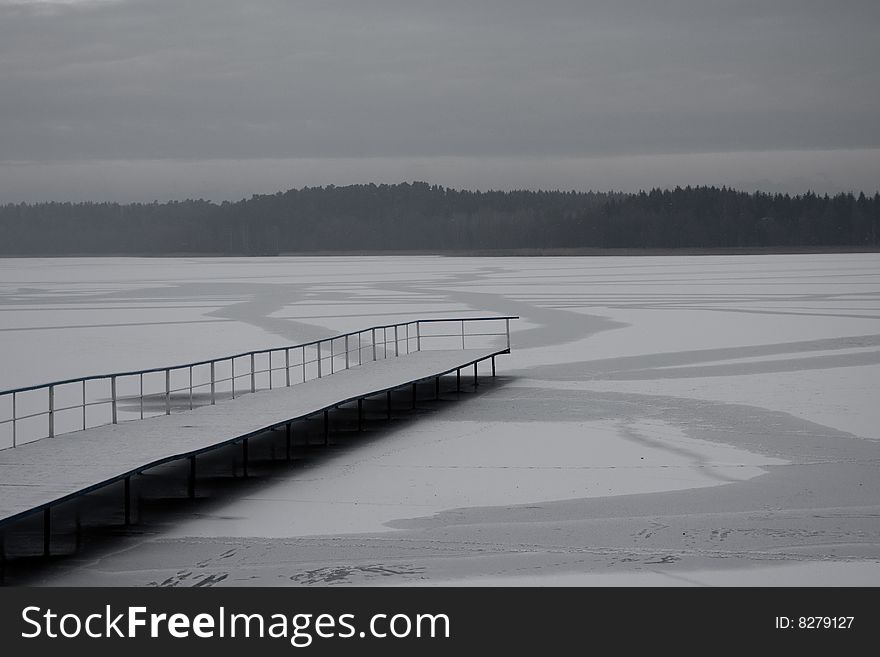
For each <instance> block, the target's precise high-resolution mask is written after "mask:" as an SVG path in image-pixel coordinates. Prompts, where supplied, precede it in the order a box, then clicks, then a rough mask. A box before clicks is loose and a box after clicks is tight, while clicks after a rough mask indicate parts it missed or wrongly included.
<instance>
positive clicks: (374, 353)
mask: <svg viewBox="0 0 880 657" xmlns="http://www.w3.org/2000/svg"><path fill="white" fill-rule="evenodd" d="M371 330H372V334H373V360H376V329H371Z"/></svg>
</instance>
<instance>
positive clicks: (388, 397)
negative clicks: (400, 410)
mask: <svg viewBox="0 0 880 657" xmlns="http://www.w3.org/2000/svg"><path fill="white" fill-rule="evenodd" d="M385 401H386V403H387V406H388V419H389V420H390V419H391V391H390V390H389V391H387V392H386V393H385Z"/></svg>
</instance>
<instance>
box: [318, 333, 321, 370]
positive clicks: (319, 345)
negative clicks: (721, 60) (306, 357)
mask: <svg viewBox="0 0 880 657" xmlns="http://www.w3.org/2000/svg"><path fill="white" fill-rule="evenodd" d="M318 378H319V379H320V378H321V341H320V340H318Z"/></svg>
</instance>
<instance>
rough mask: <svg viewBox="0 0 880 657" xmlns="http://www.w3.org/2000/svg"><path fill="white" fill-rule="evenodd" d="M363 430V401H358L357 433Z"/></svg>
mask: <svg viewBox="0 0 880 657" xmlns="http://www.w3.org/2000/svg"><path fill="white" fill-rule="evenodd" d="M363 430H364V400H363V399H358V431H363Z"/></svg>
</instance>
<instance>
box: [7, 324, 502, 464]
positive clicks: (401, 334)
mask: <svg viewBox="0 0 880 657" xmlns="http://www.w3.org/2000/svg"><path fill="white" fill-rule="evenodd" d="M512 319H518V317H516V316H513V315H501V316H493V317H455V318H445V317H444V318H429V319H416V320H411V321H408V322H398V323H396V324H382V325H377V326H370V327H368V328H364V329H360V330H358V331H351V332H348V333H342V334H339V335H336V336H331V337H328V338H321V339H319V340H312V341H310V342H304V343H300V344H295V345H288V346H282V347H271V348H267V349H256V350H252V351H245V352H241V353H237V354H232V355H228V356H222V357H218V358H211V359H206V360H200V361H194V362H189V363H182V364H179V365H168V366H165V367H153V368H148V369H143V370H131V371H125V372H113V373H108V374H93V375H89V376H84V377H79V378H74V379H63V380H59V381H52V382H50V383H42V384H37V385H32V386H24V387H21V388H14V389H10V390H2V391H0V399H3V398H5V397H9V396H11V398H12V408H11V410H12V413H11V417H9V418H8V419H3V420H0V426H2V425H6V424H9V423H10V422H11V423H12V445H11V446H12V447H16V446H17V444H18V441H17V432H16V429H17V424H18V423H19V422H20V421H22V420H28V419H32V418H36V417H41V416H44V415H45V416H47V417H48V434H47V435H44V436H38V438H37V439H39V438H40V437H44V438H45V437H49V438H51V437H54V435H55V426H54V424H55V422H54V421H55V415H57V414H59V413H63V412H70V411H74V410H79V411H81V412H82V422H81V423H80V424H81V426H82V429H85V428H87V426H92V427H94V426H103V425H105V424H117V423H118V414H117V407H118V405H119V403H120V402H133V401H139V402H140V418H141V419H142V418H143V417H144V400H145V399H151V400H156V401H159V400H162V399H164V401H165V414H166V415H170V414H171V411H172V407H171V398H172V396H174V395H175V394H176V393H182V392H189V400H188V401H189V404H188V406H189V408H190V409H191V408H193V407H194V402H193V391H194V390H196V389H199V388H206V387H208V386H210V388H211V393H210V399H211V401H210V403H211V404H214V403H215V402H216V399H217V396H218V394H219V395H227V394H229V393H230V392H231V394H232V398H233V399H234V398H235V396H236V394H239V395H241V394H247V392H255V391H256V390H257V384H256V380H257V376H258V375H264V374H268V380H269V381H268V384H269V389H272V388H273V380H272V378H273V373H275V372H285V376H284V384H283V385H284V386H285V387H288V386H291V385H292V383H291V380H292V379H291V376H290V374H291V370H296V368H301V369H302V377H301V378H302V382H305V381H307V380H310V378H323V377H324V376H329V375H332V374H333V373H335V372H337V371H341V370H342V369H350V368H351V367H357V366H360V365H362V364H363V363H364V352H365V351H367V352H368V353H369V352H370V351H372V353H371V354H370V355H371V356H372V357H371V358H368V359H367V360H368V361H369V360H374V361H375V360H378V359H379V358H388V357H389V356H390V357H396V356H400V355H401V354H402V353H404V354H408V353H411V352H412V348H411V346H412V343H413V342H414V343H415V351H421V350H422V341H423V340H433V339H435V338H459V337H460V338H461V348H462V349H464V348H465V344H466V339H467V338H474V337H485V336H494V337H498V336H506V347H507V349H508V350H509V349H510V320H512ZM488 321H504V322H505V329H504V331H503V332H498V333H491V332H474V333H467V332H466V330H465V325H466V323H467V322H488ZM442 322H447V323H449V322H455V323H457V324H460V325H461V330H460V331H459V332H456V333H434V334H430V333H429V334H426V335H423V334H422V332H421V325H422V324H436V323H442ZM412 327H414V328H415V331H414V334H413V332H412V331H411V330H410V329H411V328H412ZM389 329H393V334H392V335H391V336H390V337H389ZM401 329H404V330H403V331H401ZM380 333H381V334H380ZM355 336H356V337H357V340H356V345H355V346H352V345H351V342H352V340H351V339H350V338H352V337H355ZM364 336H368V337H369V340H368V341H366V342H365V341H364V340H363V339H362V338H363V337H364ZM380 338H381V340H380ZM337 341H340V342H343V343H344V351H343V350H340V351H338V352H337V351H336V343H337ZM327 343H329V346H330V348H329V349H328V350H327V351H328V352H329V353H326V352H325V353H323V354H322V353H321V347H322V345H323V346H325V347H326V345H327ZM401 344H403V345H404V346H405V352H404V351H402V350H401ZM390 345H393V349H392V347H391V346H390ZM340 346H341V345H340ZM310 347H313V348H315V350H316V351H317V353H315V354H314V355H312V354H307V350H308V348H310ZM380 348H381V350H380ZM295 350H299V351H301V354H302V355H301V358H300V360H299V362H291V361H290V352H291V351H295ZM280 353H284V359H283V361H284V362H283V364H281V365H278V366H274V364H273V362H272V355H273V354H280ZM354 353H357V355H358V357H357V362H356V363H355V362H353V360H354V359H353V358H351V354H354ZM261 354H267V355H268V357H267V360H268V363H266V365H265V367H264V365H263V364H262V363H261V364H260V365H259V367H257V365H256V363H255V357H256V356H258V355H261ZM380 354H381V355H380ZM242 358H249V359H250V367H247V368H245V371H244V372H240V373H237V372H236V371H235V370H236V360H239V359H242ZM328 360H329V364H330V367H329V372H328V371H327V368H326V364H327V361H328ZM343 361H344V368H343V367H342V362H343ZM225 362H228V363H229V364H230V371H229V376H222V377H217V376H216V371H215V370H216V366H217V365H218V364H222V363H225ZM205 365H210V366H211V371H210V372H211V377H210V380H209V381H203V382H201V383H198V382H195V381H194V380H193V368H197V367H200V366H205ZM309 365H316V369H317V372H316V376H314V377H309V376H308V366H309ZM180 370H189V384H188V385H184V386H183V387H172V385H171V374H172V372H178V371H180ZM156 373H164V374H165V386H164V389H163V390H156V391H149V392H146V393H145V392H144V385H143V383H144V378H143V377H144V375H146V374H156ZM126 377H138V378H139V383H140V392H139V393H138V394H124V395H119V394H117V383H116V382H117V379H124V378H126ZM260 378H264V377H260ZM241 379H249V380H250V385H248V386H246V387H245V388H244V389H241V388H239V389H236V385H237V384H238V383H239V381H240V380H241ZM89 381H109V382H110V386H111V396H110V398H109V399H98V400H95V401H89V400H88V399H87V390H86V383H87V382H89ZM298 382H299V381H297V383H298ZM223 383H228V384H230V385H229V388H230V389H231V390H226V389H224V390H222V391H218V390H217V386H218V384H223ZM71 384H81V386H82V391H81V399H82V401H81V402H80V403H78V404H75V405H72V406H63V407H56V406H55V389H56V388H58V387H61V386H67V385H71ZM224 388H225V386H224ZM39 390H46V391H47V392H48V400H47V401H48V403H47V404H46V407H45V410H40V411H38V412H33V413H28V414H27V415H18V414H17V404H16V402H17V397H18V395H20V394H22V393H26V392H33V391H39ZM108 404H109V405H110V406H111V421H110V422H99V423H97V424H91V425H89V423H88V422H87V417H86V410H87V409H89V408H91V407H94V406H102V405H108ZM178 408H179V407H178ZM28 442H31V441H30V440H29V441H28ZM0 449H4V448H3V447H0Z"/></svg>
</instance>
